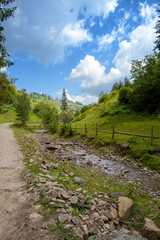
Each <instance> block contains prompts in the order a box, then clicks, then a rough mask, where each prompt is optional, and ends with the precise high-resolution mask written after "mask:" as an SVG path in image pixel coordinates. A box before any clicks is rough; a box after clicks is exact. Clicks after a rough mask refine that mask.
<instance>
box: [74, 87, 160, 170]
mask: <svg viewBox="0 0 160 240" xmlns="http://www.w3.org/2000/svg"><path fill="white" fill-rule="evenodd" d="M118 95H119V92H118V91H113V92H112V93H111V94H110V96H109V98H108V100H107V101H106V102H105V101H104V102H102V103H100V104H97V105H96V106H94V107H93V108H91V109H89V110H87V111H86V112H84V113H83V114H81V115H79V116H78V117H77V118H75V119H74V121H73V122H72V127H73V128H75V127H76V128H77V129H76V132H79V133H82V134H85V125H86V128H87V130H86V135H87V136H88V137H93V138H94V140H93V143H96V145H98V146H106V145H108V144H111V145H112V146H114V148H115V150H116V151H119V152H122V149H121V145H122V144H123V143H129V149H126V150H125V153H126V154H129V155H131V156H132V157H133V158H134V159H136V160H137V161H141V162H142V163H143V164H144V165H145V166H148V167H149V168H152V169H157V170H160V157H159V155H160V154H159V153H160V139H153V145H151V139H150V138H144V137H137V136H128V135H120V134H114V140H113V139H112V134H107V133H102V132H98V133H97V136H96V131H93V130H95V129H96V127H97V129H98V130H101V131H109V132H112V131H113V125H114V130H115V131H119V132H125V133H132V134H140V135H149V136H151V129H152V126H153V136H159V137H160V115H149V114H144V113H138V112H135V111H133V110H132V109H130V108H129V107H128V106H126V105H120V104H119V102H118ZM78 128H81V129H78ZM91 129H92V130H91ZM123 154H124V149H123Z"/></svg>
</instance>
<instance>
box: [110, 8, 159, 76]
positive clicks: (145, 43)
mask: <svg viewBox="0 0 160 240" xmlns="http://www.w3.org/2000/svg"><path fill="white" fill-rule="evenodd" d="M142 9H143V10H142V11H141V15H142V16H143V17H144V18H146V12H148V13H149V12H150V13H152V14H150V17H149V18H148V19H147V20H146V19H145V24H142V25H139V26H138V27H137V28H135V29H134V30H133V31H132V32H131V33H130V34H129V40H128V41H127V40H123V41H122V42H120V44H119V50H118V52H117V54H116V56H115V58H114V60H113V63H114V64H115V66H116V68H118V69H120V71H122V72H123V73H124V74H125V75H128V74H129V73H130V66H131V62H132V60H137V59H140V60H141V59H143V58H144V57H145V55H147V54H151V53H152V51H153V48H154V41H155V34H154V32H155V30H154V26H155V22H156V13H155V9H154V18H153V7H151V8H149V6H148V5H147V6H146V5H145V8H144V5H142ZM151 16H152V17H151Z"/></svg>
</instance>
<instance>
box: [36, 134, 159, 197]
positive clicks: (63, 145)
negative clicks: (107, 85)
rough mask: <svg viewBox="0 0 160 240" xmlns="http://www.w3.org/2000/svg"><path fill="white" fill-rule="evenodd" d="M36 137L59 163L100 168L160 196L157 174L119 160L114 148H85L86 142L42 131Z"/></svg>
mask: <svg viewBox="0 0 160 240" xmlns="http://www.w3.org/2000/svg"><path fill="white" fill-rule="evenodd" d="M36 138H37V139H38V140H39V142H40V144H41V146H42V148H43V149H44V150H45V151H49V152H51V153H52V154H53V155H54V156H55V158H56V159H57V160H59V161H66V160H67V161H71V162H72V161H73V162H74V163H76V164H78V165H83V166H85V167H87V168H93V169H98V170H100V171H102V172H103V174H105V175H108V176H109V177H112V178H114V179H116V180H118V181H121V182H126V181H130V182H134V183H136V184H139V185H141V188H142V189H144V190H145V191H148V192H150V193H151V194H152V195H155V196H159V197H160V174H159V173H158V172H156V171H152V170H149V169H148V168H147V167H143V166H142V165H141V164H139V163H137V162H134V161H133V160H131V159H129V158H127V157H119V156H118V155H117V154H115V153H113V152H112V150H111V149H108V150H107V151H105V152H104V151H99V150H96V149H94V148H93V147H88V146H86V144H84V143H83V142H79V141H70V140H62V139H60V138H57V137H52V136H49V135H47V134H45V133H43V132H40V133H37V134H36Z"/></svg>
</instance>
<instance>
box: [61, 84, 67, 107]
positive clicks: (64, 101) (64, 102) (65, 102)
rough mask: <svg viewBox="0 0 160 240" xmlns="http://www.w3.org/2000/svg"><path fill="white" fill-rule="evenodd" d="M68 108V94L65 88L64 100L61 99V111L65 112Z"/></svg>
mask: <svg viewBox="0 0 160 240" xmlns="http://www.w3.org/2000/svg"><path fill="white" fill-rule="evenodd" d="M67 110H68V104H67V96H66V91H65V88H64V89H63V93H62V100H61V111H62V112H65V111H67Z"/></svg>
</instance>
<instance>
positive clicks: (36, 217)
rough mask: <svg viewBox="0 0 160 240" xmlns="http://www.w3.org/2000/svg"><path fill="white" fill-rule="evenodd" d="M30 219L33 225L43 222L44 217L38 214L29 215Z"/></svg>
mask: <svg viewBox="0 0 160 240" xmlns="http://www.w3.org/2000/svg"><path fill="white" fill-rule="evenodd" d="M29 219H30V220H31V221H32V222H33V223H41V222H42V220H43V217H42V216H41V215H40V214H38V213H31V214H30V215H29Z"/></svg>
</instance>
